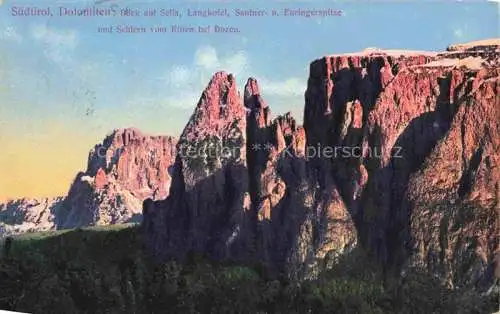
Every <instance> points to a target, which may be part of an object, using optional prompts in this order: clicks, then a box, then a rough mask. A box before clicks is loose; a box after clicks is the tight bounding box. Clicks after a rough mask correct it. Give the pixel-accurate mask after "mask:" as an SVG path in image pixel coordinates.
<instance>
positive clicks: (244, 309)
mask: <svg viewBox="0 0 500 314" xmlns="http://www.w3.org/2000/svg"><path fill="white" fill-rule="evenodd" d="M496 308H498V301H497V300H496V298H494V297H491V296H490V297H482V296H481V295H479V294H477V293H475V292H472V291H457V290H453V291H452V290H448V289H446V288H444V287H442V286H441V285H440V284H439V282H438V281H437V280H436V279H434V278H431V277H428V276H426V275H424V274H421V273H418V272H416V271H414V272H409V273H407V274H406V276H404V277H400V276H398V277H397V278H396V277H394V278H388V276H382V271H381V270H380V269H378V267H377V266H376V265H374V264H373V263H370V262H369V257H368V256H367V255H366V253H363V252H362V251H355V252H353V253H352V254H350V255H349V256H346V257H345V258H344V259H343V260H341V261H340V262H339V264H338V266H337V267H336V268H335V269H332V270H329V271H325V272H324V273H323V274H321V276H320V277H319V279H318V280H315V281H303V282H290V281H287V280H284V279H277V278H270V277H269V276H268V275H267V274H266V273H265V271H264V270H263V268H262V267H259V265H231V264H220V263H214V262H210V261H208V260H206V259H204V258H203V257H201V256H196V257H194V256H191V257H190V258H189V259H188V260H187V261H185V262H183V263H182V264H181V263H178V262H174V261H169V262H165V263H163V264H156V263H154V262H153V261H152V260H150V258H149V257H148V255H147V253H146V251H145V249H144V248H143V245H142V239H141V232H140V227H138V226H114V227H106V228H85V229H76V230H69V231H62V232H46V233H38V234H26V235H22V236H18V237H15V238H13V241H12V243H11V247H10V249H9V250H8V252H5V249H4V250H3V253H2V257H1V258H0V309H4V310H15V311H22V312H29V313H65V314H66V313H363V314H365V313H423V314H430V313H453V314H456V313H492V312H495V310H496Z"/></svg>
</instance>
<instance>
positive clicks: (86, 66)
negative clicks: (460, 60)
mask: <svg viewBox="0 0 500 314" xmlns="http://www.w3.org/2000/svg"><path fill="white" fill-rule="evenodd" d="M95 2H96V1H95V0H94V1H88V0H87V1H84V0H82V1H68V0H66V1H54V0H37V1H35V0H31V1H23V0H18V1H16V0H0V147H1V153H0V200H5V199H12V198H18V197H44V196H56V195H64V194H65V193H66V192H67V190H68V189H69V185H70V183H71V181H72V180H73V178H74V176H75V175H76V173H77V172H78V171H82V170H85V167H86V162H87V156H88V152H89V150H90V149H91V148H92V147H93V146H94V145H95V144H97V143H99V142H101V141H102V139H103V138H104V137H105V135H106V134H109V133H110V132H111V131H112V130H113V129H115V128H121V127H137V128H139V129H141V130H143V131H144V132H145V133H150V134H166V135H174V136H176V135H179V134H180V132H181V131H182V129H183V127H184V125H185V124H186V122H187V120H188V119H189V117H190V115H191V114H192V112H193V109H194V107H195V106H196V103H197V101H198V99H199V97H200V95H201V93H202V91H203V89H204V88H205V86H206V85H207V83H208V81H209V79H210V77H211V75H212V74H213V73H214V72H216V71H219V70H224V71H227V72H230V73H233V74H235V76H236V78H237V82H238V87H239V88H240V90H241V88H243V84H244V82H245V81H246V80H247V78H248V77H250V76H251V77H255V78H256V79H257V80H258V81H259V83H260V85H261V90H262V94H263V97H264V98H265V99H266V101H267V102H268V104H269V105H270V107H271V109H272V111H273V113H274V114H282V113H285V112H287V111H291V112H292V113H293V114H294V116H296V117H297V118H298V119H299V120H301V119H302V111H303V105H304V92H305V89H306V84H307V77H308V69H309V64H310V62H312V61H313V60H315V59H318V58H320V57H322V56H324V55H328V54H336V53H348V52H356V51H361V50H363V49H365V48H367V47H378V48H385V49H409V50H432V51H439V50H443V49H445V48H446V46H447V45H449V44H451V43H460V42H468V41H473V40H479V39H486V38H494V37H499V27H500V24H499V7H498V5H499V3H498V2H497V1H482V2H480V1H475V2H471V1H469V2H467V1H462V2H455V1H423V2H422V1H420V2H418V3H417V2H416V1H415V2H411V1H406V2H405V3H396V2H395V1H385V2H382V1H378V2H374V1H372V2H367V1H364V2H361V3H359V2H358V3H357V4H355V3H350V2H347V1H301V2H298V1H274V2H273V1H269V0H268V1H241V0H238V1H217V2H216V1H197V2H195V1H175V0H172V1H167V0H165V1H151V0H150V1H146V0H143V1H125V0H107V1H106V2H104V3H100V4H95ZM97 2H99V1H97ZM100 2H102V0H101V1H100ZM92 5H96V6H98V7H102V8H109V7H110V6H114V8H117V9H122V8H124V7H130V8H137V9H141V10H142V9H145V8H157V9H160V8H163V9H168V8H176V9H178V10H179V11H180V12H181V14H183V16H182V17H180V18H177V17H160V16H157V17H95V18H92V17H61V16H57V15H58V12H59V9H58V8H59V7H67V8H85V7H88V6H92ZM13 7H38V8H46V7H51V10H52V12H53V13H54V16H52V17H42V16H12V8H13ZM188 8H189V9H206V8H228V9H229V10H230V12H232V11H231V10H233V9H235V8H240V9H266V10H269V11H270V10H271V9H275V10H280V9H283V8H292V9H297V8H302V9H325V8H331V9H334V10H342V12H343V15H342V16H340V17H339V16H334V17H323V18H319V17H314V18H305V17H260V18H259V17H234V16H233V17H229V18H227V17H222V18H213V17H212V18H196V17H188V16H187V14H186V13H187V9H188ZM172 24H175V25H181V26H190V25H193V26H198V25H202V26H205V25H212V26H213V25H227V26H235V27H238V28H239V29H240V32H239V33H232V34H228V33H208V34H206V33H181V34H179V33H177V34H176V33H151V32H149V33H136V34H119V33H116V32H114V33H99V32H97V28H98V27H99V26H110V25H114V26H118V25H135V26H143V27H146V28H149V27H151V26H167V27H169V26H170V25H172Z"/></svg>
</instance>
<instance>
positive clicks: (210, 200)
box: [144, 44, 500, 285]
mask: <svg viewBox="0 0 500 314" xmlns="http://www.w3.org/2000/svg"><path fill="white" fill-rule="evenodd" d="M498 60H499V51H498V47H495V46H491V44H487V45H482V46H480V47H478V46H474V45H472V46H470V45H469V46H467V45H462V46H454V47H450V48H449V49H448V51H447V52H443V53H427V52H407V51H380V50H367V51H365V52H363V53H358V54H351V55H334V56H328V57H324V58H322V59H319V60H316V61H314V62H313V63H312V64H311V67H310V77H309V81H308V88H307V91H306V95H305V111H304V126H303V127H301V126H299V125H298V124H297V123H296V121H295V120H294V119H293V117H291V116H290V115H289V114H286V115H284V116H280V117H277V118H275V119H273V118H272V114H271V110H270V107H269V106H268V104H267V103H266V102H265V101H264V99H263V97H262V95H261V94H260V90H259V86H258V83H257V81H256V80H255V79H249V80H248V82H247V84H246V86H245V88H244V95H243V97H242V98H243V103H242V102H241V100H240V98H239V96H238V93H237V89H236V85H235V83H234V78H233V77H232V76H231V75H228V74H226V73H223V72H222V73H217V74H216V75H215V76H214V77H213V78H212V81H211V82H210V84H209V86H208V87H207V89H206V90H205V92H204V93H203V94H202V96H201V99H200V102H199V103H198V106H197V108H196V110H195V112H194V114H193V116H192V117H191V119H190V121H189V123H188V125H187V126H186V128H185V129H184V132H183V135H182V137H181V140H180V141H179V144H178V153H177V157H176V162H175V171H174V174H173V179H172V182H173V184H172V187H171V190H170V196H169V197H168V198H167V199H166V200H164V201H159V202H154V201H153V200H148V201H146V202H145V203H144V228H145V231H146V238H147V239H148V243H149V245H150V246H151V247H152V249H153V251H154V252H155V253H156V255H157V256H158V257H159V258H165V257H179V258H183V257H185V256H186V254H187V253H188V252H198V253H204V254H207V255H209V256H211V257H213V258H217V259H229V260H243V261H247V262H248V261H259V262H264V264H265V265H266V266H267V267H268V268H269V269H270V270H273V271H283V272H285V273H287V275H288V276H289V277H291V278H304V277H306V278H307V277H311V276H315V274H316V272H317V271H318V270H319V269H320V268H321V267H322V266H329V265H331V264H332V263H335V260H336V258H338V257H339V256H341V255H342V254H347V253H348V252H349V251H350V250H351V249H352V248H354V247H355V246H357V245H361V246H362V247H364V248H365V249H367V250H368V251H370V252H371V254H372V256H374V258H375V259H376V260H378V261H379V262H381V263H383V264H384V265H386V267H387V270H392V269H394V270H400V269H401V268H404V267H414V266H418V267H423V268H425V269H427V270H428V271H430V272H434V273H436V274H437V275H439V276H440V277H441V278H443V280H444V281H446V282H447V283H449V284H450V285H457V284H459V285H462V284H469V283H470V284H480V283H481V282H485V281H484V280H486V281H488V280H487V279H488V278H490V279H491V276H490V275H489V274H490V273H491V271H492V268H493V267H494V260H495V254H496V253H495V252H497V251H498V229H497V226H498V216H497V215H498V196H499V192H498V191H499V190H498V189H499V183H498V182H499V180H498V179H499V169H498V167H497V164H498V156H499V151H498V149H499V144H498V141H499V132H498V131H499V129H498V121H499V117H500V116H499V106H500V104H499V99H498V92H499V91H498V80H499V73H498V71H499V70H498V69H499V67H498V65H499V64H498ZM210 143H213V144H214V147H220V150H223V149H224V147H225V145H226V146H228V147H229V148H230V150H231V149H232V148H236V151H238V153H237V154H229V156H224V155H223V154H215V155H213V156H214V157H213V158H199V156H197V157H193V156H188V155H187V151H190V150H193V149H194V150H196V149H195V148H197V147H199V146H200V145H205V144H210ZM181 152H182V153H181ZM488 276H490V277H488Z"/></svg>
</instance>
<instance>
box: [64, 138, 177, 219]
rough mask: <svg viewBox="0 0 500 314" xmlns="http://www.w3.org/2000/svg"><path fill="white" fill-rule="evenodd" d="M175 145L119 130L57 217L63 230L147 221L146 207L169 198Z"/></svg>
mask: <svg viewBox="0 0 500 314" xmlns="http://www.w3.org/2000/svg"><path fill="white" fill-rule="evenodd" d="M174 158H175V140H174V139H173V138H171V137H168V136H148V135H144V134H142V133H141V132H140V131H139V130H137V129H133V128H129V129H118V130H115V131H114V132H113V133H112V134H111V135H109V136H108V137H106V138H105V139H104V141H103V142H102V143H101V144H98V145H96V146H95V147H94V149H93V150H91V152H90V153H89V158H88V166H87V170H86V171H85V172H81V173H78V175H77V176H76V178H75V180H74V181H73V184H72V185H71V188H70V190H69V192H68V195H67V196H66V198H65V199H64V202H63V204H62V207H63V210H62V211H61V212H60V213H59V215H58V216H57V227H58V228H74V227H80V226H88V225H107V224H116V223H124V222H133V221H140V220H141V211H142V202H143V201H144V200H145V199H146V198H152V199H155V200H160V199H163V198H165V197H166V196H167V195H168V190H169V188H170V174H169V169H170V166H171V165H172V163H173V159H174Z"/></svg>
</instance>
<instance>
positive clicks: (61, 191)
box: [0, 123, 97, 200]
mask: <svg viewBox="0 0 500 314" xmlns="http://www.w3.org/2000/svg"><path fill="white" fill-rule="evenodd" d="M96 143H97V140H96V135H95V134H91V133H83V132H77V131H74V130H71V129H70V128H68V127H67V126H64V125H59V124H57V123H54V124H52V125H51V126H50V127H49V126H47V127H45V128H44V129H41V130H39V132H37V133H36V134H17V135H12V134H6V133H2V134H1V135H0V147H2V150H3V152H2V153H1V154H0V173H1V175H0V200H6V199H13V198H20V197H46V196H59V195H65V194H66V193H67V191H68V189H69V186H70V184H71V182H72V180H73V178H74V176H75V175H76V173H77V172H78V171H80V170H84V169H85V167H86V162H87V156H88V152H89V150H90V148H91V147H93V145H95V144H96Z"/></svg>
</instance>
